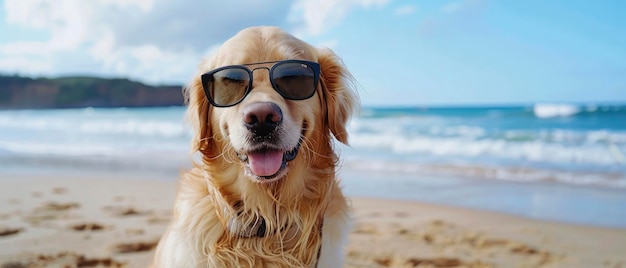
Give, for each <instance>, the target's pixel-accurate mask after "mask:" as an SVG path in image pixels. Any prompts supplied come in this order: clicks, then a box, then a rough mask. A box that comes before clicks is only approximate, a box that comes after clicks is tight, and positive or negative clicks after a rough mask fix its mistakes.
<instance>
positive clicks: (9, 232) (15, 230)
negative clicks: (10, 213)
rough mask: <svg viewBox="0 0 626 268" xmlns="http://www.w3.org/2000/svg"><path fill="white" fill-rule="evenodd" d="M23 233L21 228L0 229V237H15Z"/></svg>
mask: <svg viewBox="0 0 626 268" xmlns="http://www.w3.org/2000/svg"><path fill="white" fill-rule="evenodd" d="M21 231H23V229H22V228H8V227H0V236H10V235H15V234H18V233H20V232H21Z"/></svg>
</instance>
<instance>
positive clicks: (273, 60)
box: [152, 26, 359, 268]
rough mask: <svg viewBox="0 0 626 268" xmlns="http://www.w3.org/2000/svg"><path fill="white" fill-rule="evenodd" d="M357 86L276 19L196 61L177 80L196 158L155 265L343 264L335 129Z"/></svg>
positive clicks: (345, 217)
mask: <svg viewBox="0 0 626 268" xmlns="http://www.w3.org/2000/svg"><path fill="white" fill-rule="evenodd" d="M355 85H356V83H355V81H354V79H353V77H352V75H351V74H350V73H349V72H348V70H347V69H346V67H345V65H344V64H343V62H342V60H341V59H340V58H339V57H338V56H337V55H336V54H335V53H334V52H332V51H331V50H330V49H328V48H315V47H313V46H311V45H309V44H307V43H305V42H303V41H301V40H299V39H297V38H296V37H294V36H292V35H290V34H288V33H286V32H284V31H282V30H281V29H279V28H276V27H268V26H261V27H252V28H247V29H244V30H242V31H240V32H239V33H237V34H236V35H235V36H234V37H232V38H231V39H229V40H227V41H226V42H225V43H224V44H223V45H222V46H221V47H220V48H219V49H218V51H217V52H216V53H214V55H213V56H212V57H210V58H209V59H207V60H204V61H203V62H202V63H201V64H200V66H199V72H198V75H196V76H195V77H194V78H193V80H192V81H191V82H190V83H189V84H188V86H187V87H186V88H185V90H184V91H185V95H186V98H187V114H186V117H187V121H188V122H189V123H190V125H191V126H192V128H193V131H194V134H193V137H192V153H195V155H197V156H199V157H197V158H200V159H196V160H195V161H194V165H193V167H192V168H191V170H189V171H188V172H186V173H184V174H183V175H182V177H181V179H180V181H179V189H178V192H177V196H176V200H175V204H174V213H173V219H172V221H171V223H170V225H169V226H168V228H167V230H166V232H165V234H164V235H163V237H162V238H161V240H160V241H159V244H158V246H157V249H156V253H155V256H154V260H153V264H152V265H153V267H167V268H172V267H341V266H342V263H343V245H344V244H345V243H346V240H347V233H348V231H349V219H350V205H349V201H348V200H347V199H346V197H345V196H344V194H343V193H342V191H341V189H340V187H339V182H338V179H337V178H336V172H337V168H338V163H339V159H338V156H337V154H336V153H335V152H334V150H333V148H334V146H333V145H334V141H333V140H334V139H336V140H337V141H339V142H341V143H344V144H347V143H348V133H347V131H346V125H347V122H348V120H349V119H350V116H351V115H352V114H353V112H355V111H356V110H357V109H358V106H359V105H358V104H359V101H358V97H357V91H356V86H355ZM198 152H199V153H198Z"/></svg>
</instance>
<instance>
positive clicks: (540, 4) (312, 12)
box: [0, 0, 626, 106]
mask: <svg viewBox="0 0 626 268" xmlns="http://www.w3.org/2000/svg"><path fill="white" fill-rule="evenodd" d="M220 2H222V1H196V0H183V1H173V0H171V1H166V0H93V1H75V0H57V1H51V0H33V1H21V0H5V1H3V2H2V5H1V6H0V72H2V73H8V74H16V73H17V74H21V75H25V76H63V75H77V74H80V75H99V76H105V77H129V78H131V79H134V80H139V81H142V82H146V83H152V84H164V83H165V84H171V83H176V84H184V83H186V82H188V81H189V80H190V78H191V76H192V75H193V74H194V70H195V67H196V65H197V64H198V63H199V61H200V58H201V57H203V56H206V55H208V54H210V53H211V51H213V50H214V49H215V48H216V47H219V45H220V44H221V43H223V42H224V41H225V40H226V39H227V38H228V37H230V36H232V35H233V34H235V33H236V32H237V31H239V30H240V29H242V28H244V27H247V26H253V25H276V26H280V27H282V28H283V29H285V30H287V31H288V32H291V33H293V34H294V35H296V36H298V37H300V38H301V39H303V40H305V41H307V42H309V43H311V44H313V45H316V46H327V47H330V48H332V49H333V50H334V51H335V52H336V53H337V54H338V55H339V56H341V57H342V58H343V59H344V61H345V63H346V65H347V66H348V68H349V69H350V70H351V71H352V73H353V75H354V76H355V77H356V78H357V80H358V82H359V85H360V89H359V90H360V96H361V99H362V102H363V104H364V105H375V106H383V105H384V106H387V105H465V104H469V105H479V104H511V103H530V102H583V103H589V102H592V103H593V102H607V101H609V102H614V101H619V102H624V101H626V18H625V17H624V16H623V14H622V13H623V11H624V10H626V2H623V1H556V0H555V1H540V0H528V1H488V0H453V1H450V0H432V1H393V0H319V1H316V0H297V1H284V0H273V1H263V2H262V3H261V1H253V0H239V1H237V0H235V1H228V2H226V3H220ZM241 7H246V8H245V9H242V8H241Z"/></svg>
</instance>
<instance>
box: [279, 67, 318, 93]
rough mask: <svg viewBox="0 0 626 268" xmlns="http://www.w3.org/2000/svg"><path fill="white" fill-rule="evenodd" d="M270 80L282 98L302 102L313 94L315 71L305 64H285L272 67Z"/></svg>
mask: <svg viewBox="0 0 626 268" xmlns="http://www.w3.org/2000/svg"><path fill="white" fill-rule="evenodd" d="M272 78H273V82H274V85H275V86H276V87H277V88H276V89H277V90H278V91H280V92H281V93H282V94H283V96H285V97H287V98H290V99H294V100H303V99H306V98H310V97H311V96H312V95H313V94H314V93H315V71H314V70H313V68H312V67H311V66H309V65H308V64H306V63H300V62H287V63H282V64H280V65H277V66H275V67H274V70H273V73H272Z"/></svg>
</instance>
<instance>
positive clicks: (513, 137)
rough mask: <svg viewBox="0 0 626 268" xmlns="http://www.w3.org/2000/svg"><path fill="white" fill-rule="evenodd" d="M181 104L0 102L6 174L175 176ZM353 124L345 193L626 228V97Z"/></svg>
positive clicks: (362, 118)
mask: <svg viewBox="0 0 626 268" xmlns="http://www.w3.org/2000/svg"><path fill="white" fill-rule="evenodd" d="M184 112H185V109H184V108H183V107H165V108H132V109H131V108H85V109H53V110H5V111H0V175H2V174H5V175H4V176H0V178H1V177H9V175H7V174H83V173H85V174H94V173H95V174H100V173H106V174H111V173H113V174H119V175H123V176H129V177H132V176H133V175H137V176H138V177H141V178H145V177H152V178H154V179H165V180H175V179H177V178H178V175H179V172H180V171H181V170H184V169H187V168H189V167H190V166H191V159H192V158H193V155H192V154H191V153H190V138H191V128H190V126H188V125H185V124H184V120H183V118H184ZM348 131H349V134H350V147H347V146H343V145H341V144H339V143H336V144H335V146H336V148H337V149H338V151H339V153H340V155H341V157H342V161H341V165H342V168H341V173H342V176H343V177H344V181H343V184H344V189H345V190H346V192H348V193H349V194H354V195H369V196H379V197H388V198H406V199H414V200H420V201H428V202H435V203H445V204H452V205H461V206H469V207H476V208H485V209H493V210H498V211H504V212H510V213H514V214H521V215H525V216H530V217H536V218H541V219H549V220H564V221H572V222H579V223H590V224H600V225H609V226H621V227H626V209H624V207H626V157H625V154H626V105H621V104H610V105H607V104H603V105H595V104H594V105H589V104H586V105H578V104H533V105H520V106H506V107H495V106H484V107H480V106H474V107H401V108H399V107H394V108H368V107H365V108H363V109H362V110H361V112H360V114H359V116H357V117H356V118H354V119H353V120H351V121H350V123H349V124H348ZM538 201H541V202H538ZM555 211H559V213H555Z"/></svg>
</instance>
